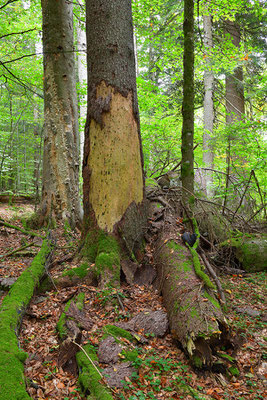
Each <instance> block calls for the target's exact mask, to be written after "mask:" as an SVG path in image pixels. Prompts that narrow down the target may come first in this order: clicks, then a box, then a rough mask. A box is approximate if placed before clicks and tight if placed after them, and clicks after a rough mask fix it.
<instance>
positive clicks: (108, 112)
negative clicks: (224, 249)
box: [83, 0, 144, 280]
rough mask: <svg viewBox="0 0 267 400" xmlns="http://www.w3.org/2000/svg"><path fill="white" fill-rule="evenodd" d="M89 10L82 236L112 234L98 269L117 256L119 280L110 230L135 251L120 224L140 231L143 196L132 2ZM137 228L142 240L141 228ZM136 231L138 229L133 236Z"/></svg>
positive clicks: (104, 3) (101, 251) (99, 256)
mask: <svg viewBox="0 0 267 400" xmlns="http://www.w3.org/2000/svg"><path fill="white" fill-rule="evenodd" d="M86 11H87V16H86V27H87V62H88V100H87V101H88V109H87V121H86V126H85V145H84V159H83V180H84V187H83V203H84V236H85V237H87V238H88V235H87V233H88V232H92V231H97V232H100V231H102V232H103V231H105V232H106V234H108V235H109V238H107V235H105V236H104V237H103V234H100V238H99V236H98V243H97V249H98V250H97V251H96V254H97V259H96V268H102V267H103V263H102V261H103V260H104V259H107V258H109V259H110V257H111V258H112V257H113V256H114V259H113V261H112V262H111V267H110V271H111V275H113V276H115V275H116V276H117V278H118V269H119V265H118V264H119V256H118V254H117V256H115V253H117V251H118V249H117V247H116V245H115V243H114V242H113V241H112V238H110V234H118V233H120V236H121V234H122V235H123V240H124V242H127V243H125V244H126V247H127V248H128V249H129V250H130V249H131V250H132V249H133V246H134V243H133V242H129V240H130V239H129V240H128V239H127V238H126V235H127V234H128V232H127V230H126V231H123V227H122V225H123V226H125V223H126V225H127V226H128V227H129V229H133V228H131V226H132V227H133V226H135V227H136V230H137V225H136V221H137V220H138V219H139V220H140V213H139V212H138V207H139V205H141V204H142V202H143V198H144V180H143V160H142V150H141V139H140V129H139V115H138V106H137V94H136V74H135V55H134V42H133V26H132V14H131V1H130V0H124V1H116V2H111V1H109V0H104V1H101V2H95V1H92V0H88V1H87V2H86ZM141 214H142V213H141ZM142 218H143V217H141V220H142ZM127 221H128V222H127ZM141 225H142V224H141ZM139 228H140V229H141V232H139V233H138V237H139V238H140V235H142V228H143V227H142V226H138V229H139ZM134 235H135V232H133V234H132V239H133V238H134ZM138 237H137V241H138ZM106 239H107V240H108V242H109V246H107V243H106V244H105V245H103V246H104V248H103V246H102V245H101V243H100V242H101V240H102V242H103V240H104V241H105V240H106ZM133 240H134V239H133ZM86 243H87V247H88V246H89V244H88V241H87V242H86ZM131 250H130V251H131ZM112 255H113V256H112ZM101 260H102V261H101ZM101 264H102V265H101ZM102 272H103V271H102ZM102 272H101V271H100V270H99V269H98V271H97V273H98V274H100V275H101V276H104V275H106V279H107V275H108V274H107V273H105V274H104V273H102ZM117 278H116V280H117ZM110 279H111V280H112V278H111V277H110Z"/></svg>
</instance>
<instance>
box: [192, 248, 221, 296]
mask: <svg viewBox="0 0 267 400" xmlns="http://www.w3.org/2000/svg"><path fill="white" fill-rule="evenodd" d="M194 246H195V245H194ZM188 248H189V250H190V251H191V254H192V257H193V264H194V268H195V273H196V275H197V276H198V277H199V278H200V279H201V280H202V281H203V283H204V285H205V286H207V287H208V288H210V289H215V288H216V287H215V285H214V284H213V283H212V282H211V280H210V278H209V277H208V275H207V274H205V272H203V271H202V267H201V264H200V261H199V257H198V254H197V251H196V249H194V247H190V246H188Z"/></svg>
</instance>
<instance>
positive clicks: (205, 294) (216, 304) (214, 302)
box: [204, 290, 221, 309]
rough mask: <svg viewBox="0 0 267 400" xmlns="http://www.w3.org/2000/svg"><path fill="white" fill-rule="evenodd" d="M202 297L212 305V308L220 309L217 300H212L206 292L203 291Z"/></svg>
mask: <svg viewBox="0 0 267 400" xmlns="http://www.w3.org/2000/svg"><path fill="white" fill-rule="evenodd" d="M204 296H205V297H206V298H207V299H208V300H209V301H210V302H211V303H212V304H213V305H214V307H216V308H218V309H220V308H221V306H220V304H219V303H218V301H217V300H215V299H214V297H212V296H211V295H210V294H209V293H208V292H207V291H206V290H205V291H204Z"/></svg>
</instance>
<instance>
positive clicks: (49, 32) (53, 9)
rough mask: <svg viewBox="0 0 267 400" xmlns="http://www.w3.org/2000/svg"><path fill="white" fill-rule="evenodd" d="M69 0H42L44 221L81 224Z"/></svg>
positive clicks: (41, 217)
mask: <svg viewBox="0 0 267 400" xmlns="http://www.w3.org/2000/svg"><path fill="white" fill-rule="evenodd" d="M72 8H73V6H72V3H71V2H69V1H67V0H58V1H54V0H42V14H43V48H44V109H45V110H44V112H45V125H44V155H43V186H42V202H41V206H40V209H39V213H40V222H41V223H42V222H43V223H44V222H45V221H47V220H48V219H49V218H50V217H51V216H52V215H53V216H55V217H56V218H59V219H63V220H67V221H68V222H69V223H70V224H71V226H72V227H75V226H76V225H79V223H80V219H81V205H80V199H79V153H78V149H79V131H78V110H77V94H76V79H75V68H74V67H75V65H74V52H73V11H72Z"/></svg>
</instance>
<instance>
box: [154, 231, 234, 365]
mask: <svg viewBox="0 0 267 400" xmlns="http://www.w3.org/2000/svg"><path fill="white" fill-rule="evenodd" d="M172 226H175V225H174V224H173V225H172ZM179 236H180V235H179V232H178V230H176V229H175V228H170V230H169V231H168V232H164V233H162V235H161V237H160V238H159V240H158V242H157V244H156V249H155V262H156V264H157V267H158V277H159V278H158V285H159V288H160V290H161V291H162V294H163V299H164V304H165V306H166V309H167V313H168V317H169V323H170V328H171V332H172V334H173V336H174V337H175V338H176V339H178V341H179V342H180V343H181V344H182V346H183V348H184V349H185V350H186V351H187V353H188V354H189V356H190V358H191V359H192V361H193V363H194V365H196V366H197V367H202V366H211V364H212V348H213V347H214V346H216V345H219V344H220V343H221V342H222V339H225V337H226V332H227V321H226V319H225V317H224V314H223V312H222V310H221V307H220V304H219V302H218V301H217V300H216V298H215V291H214V290H213V289H211V288H210V287H209V286H210V285H209V284H207V283H210V280H209V278H208V277H207V276H206V278H207V279H204V278H203V276H205V273H204V271H201V272H202V273H201V276H202V279H200V278H199V276H200V275H199V274H198V273H197V272H198V271H195V269H194V265H193V258H194V257H192V254H191V253H190V251H189V249H188V248H187V247H185V245H183V244H182V241H181V240H180V238H179ZM196 256H197V253H196ZM200 267H201V265H200V264H199V265H198V267H197V268H200ZM201 268H202V267H201Z"/></svg>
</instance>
